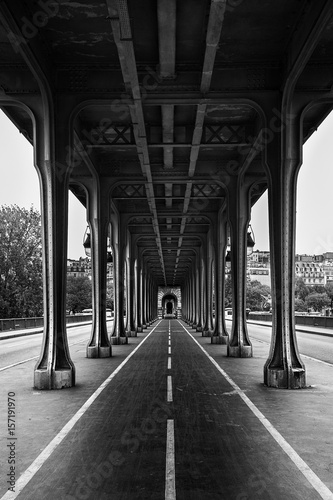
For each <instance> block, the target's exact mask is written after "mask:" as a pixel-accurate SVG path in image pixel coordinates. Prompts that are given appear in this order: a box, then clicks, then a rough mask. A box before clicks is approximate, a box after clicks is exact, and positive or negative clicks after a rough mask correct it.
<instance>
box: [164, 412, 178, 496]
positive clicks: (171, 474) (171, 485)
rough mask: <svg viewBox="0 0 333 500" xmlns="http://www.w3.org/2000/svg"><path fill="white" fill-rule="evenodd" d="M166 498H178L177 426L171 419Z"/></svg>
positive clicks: (168, 440)
mask: <svg viewBox="0 0 333 500" xmlns="http://www.w3.org/2000/svg"><path fill="white" fill-rule="evenodd" d="M165 500H176V475H175V426H174V421H173V420H171V419H168V420H167V442H166V464H165Z"/></svg>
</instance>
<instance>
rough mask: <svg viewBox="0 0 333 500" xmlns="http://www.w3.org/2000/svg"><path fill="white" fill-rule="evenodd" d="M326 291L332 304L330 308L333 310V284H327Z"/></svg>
mask: <svg viewBox="0 0 333 500" xmlns="http://www.w3.org/2000/svg"><path fill="white" fill-rule="evenodd" d="M325 291H326V293H327V295H328V297H329V299H330V301H331V304H330V307H331V309H332V305H333V283H327V285H326V286H325Z"/></svg>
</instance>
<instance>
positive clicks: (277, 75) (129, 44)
mask: <svg viewBox="0 0 333 500" xmlns="http://www.w3.org/2000/svg"><path fill="white" fill-rule="evenodd" d="M328 3H329V2H325V1H322V0H318V1H316V2H314V1H312V2H311V1H308V0H279V1H278V2H277V1H274V0H261V1H260V2H258V1H256V0H246V1H245V0H212V1H211V0H157V1H156V0H154V1H153V0H142V1H138V0H128V1H126V0H105V1H100V2H89V1H87V0H80V1H79V2H77V1H74V0H67V1H63V0H59V1H55V2H54V3H52V2H46V1H45V2H43V1H40V2H36V1H32V0H28V1H24V2H22V1H19V0H11V1H3V2H1V4H0V69H1V72H0V92H1V93H2V96H4V97H6V98H9V97H12V98H14V99H18V100H22V101H24V100H25V99H26V98H29V96H31V95H36V94H38V93H39V92H40V83H39V79H40V78H41V77H43V78H45V79H46V80H47V81H48V83H49V85H50V88H51V89H52V92H53V93H54V98H55V99H57V96H59V97H60V98H62V97H63V96H68V97H69V98H70V99H73V98H74V100H76V102H77V103H80V102H85V104H84V105H82V106H81V108H80V110H79V111H78V112H77V114H76V117H75V120H74V122H73V127H74V131H75V144H76V147H77V148H78V150H79V151H81V152H83V153H84V154H82V155H81V156H82V162H79V163H78V164H76V165H75V169H74V170H73V173H72V178H71V182H72V183H71V189H72V190H73V192H74V193H75V194H76V195H77V196H78V198H79V199H80V200H82V201H83V202H84V203H85V199H84V196H83V194H82V193H83V192H82V189H81V188H80V187H79V182H80V180H82V179H84V178H85V177H89V176H91V170H92V169H93V170H94V172H95V173H96V175H97V176H98V177H99V179H100V181H101V182H108V183H109V184H110V186H111V200H112V204H113V206H114V207H115V208H116V209H117V210H118V211H119V212H120V213H122V214H127V215H128V217H129V225H128V228H129V231H130V232H131V233H132V234H133V235H135V236H136V237H137V242H138V245H139V247H140V248H142V250H144V255H145V256H146V257H147V260H149V263H150V267H151V269H152V270H153V271H154V276H155V277H156V279H157V281H158V283H159V284H161V285H180V284H182V282H183V281H184V279H185V277H186V273H187V272H188V269H189V267H190V264H191V262H192V259H193V258H194V256H195V251H196V249H197V248H198V247H199V246H200V245H201V244H202V238H201V236H203V235H205V234H206V233H207V231H208V229H209V227H211V225H212V221H213V220H215V219H214V218H216V215H217V213H218V212H219V211H220V210H221V209H222V208H223V207H225V205H226V202H227V193H226V190H225V177H226V176H228V175H229V176H230V175H237V174H238V173H239V172H242V171H243V172H246V174H245V175H246V176H252V177H251V178H253V179H258V181H261V184H260V188H259V189H258V190H257V191H256V192H255V193H254V195H253V198H252V201H251V203H252V204H253V203H255V201H256V200H257V199H258V197H260V195H261V194H262V192H263V190H264V189H265V171H264V167H263V161H262V160H263V159H262V156H261V155H262V153H261V151H258V150H256V149H255V141H256V138H257V137H258V134H259V131H260V128H261V127H262V123H261V119H260V114H259V112H258V109H257V108H256V106H254V105H253V101H254V100H255V97H256V96H260V97H261V98H264V97H265V96H266V95H267V96H269V95H271V94H278V93H280V92H281V89H282V88H283V85H284V82H285V81H286V79H287V78H288V74H289V72H290V71H292V68H293V64H294V63H295V61H297V58H298V57H301V56H299V53H301V49H302V46H303V45H304V43H305V41H306V40H307V39H308V37H309V35H310V34H311V33H313V32H314V30H315V29H317V28H318V25H319V26H320V27H321V31H320V34H319V35H318V36H317V43H316V46H315V49H314V50H312V52H311V53H309V54H308V56H307V57H306V56H302V57H304V64H303V67H302V71H301V72H300V74H299V78H298V83H297V86H296V92H299V93H304V92H312V93H318V94H320V93H325V92H330V91H331V87H332V84H333V77H332V71H331V70H332V62H333V59H332V57H333V24H332V21H331V20H329V21H328V22H327V20H326V21H325V23H324V21H323V22H322V24H320V23H321V17H320V16H321V15H322V12H323V10H325V8H326V9H327V5H328ZM27 96H28V97H27ZM0 97H1V94H0ZM2 108H3V109H4V111H5V112H6V113H7V114H8V115H9V117H10V118H11V119H12V120H13V121H14V123H15V124H16V125H17V126H18V128H19V129H20V130H21V131H22V132H23V133H24V134H25V135H26V137H27V139H28V140H30V141H33V129H32V122H31V120H30V118H29V117H28V115H27V114H26V113H25V112H24V111H23V110H22V109H20V108H15V107H8V106H6V105H5V102H4V104H3V106H2ZM330 109H331V106H330V105H328V104H327V103H323V104H322V105H321V106H317V107H316V108H313V109H312V110H311V112H310V113H308V115H307V117H306V120H305V121H304V131H303V133H304V140H305V139H307V138H308V137H309V136H310V135H311V133H312V132H313V130H315V128H316V127H317V126H318V125H319V124H320V123H321V121H322V120H323V119H324V118H325V116H326V115H327V114H328V112H329V111H330Z"/></svg>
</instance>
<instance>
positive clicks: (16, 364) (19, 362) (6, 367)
mask: <svg viewBox="0 0 333 500" xmlns="http://www.w3.org/2000/svg"><path fill="white" fill-rule="evenodd" d="M82 342H86V340H80V341H78V342H74V343H73V344H69V347H72V345H77V344H81V343H82ZM37 358H39V354H38V356H33V357H32V358H27V359H24V360H23V361H17V363H13V364H12V365H7V366H3V367H2V368H0V372H3V371H4V370H8V368H13V367H14V366H18V365H22V364H23V363H27V362H28V361H31V360H33V359H37Z"/></svg>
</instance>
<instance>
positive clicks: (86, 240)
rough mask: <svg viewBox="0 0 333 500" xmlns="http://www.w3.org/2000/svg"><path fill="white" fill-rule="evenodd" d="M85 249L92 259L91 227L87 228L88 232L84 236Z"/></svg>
mask: <svg viewBox="0 0 333 500" xmlns="http://www.w3.org/2000/svg"><path fill="white" fill-rule="evenodd" d="M83 248H84V251H85V252H86V256H87V257H89V258H90V257H91V237H90V227H89V226H87V229H86V232H85V233H84V236H83Z"/></svg>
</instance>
